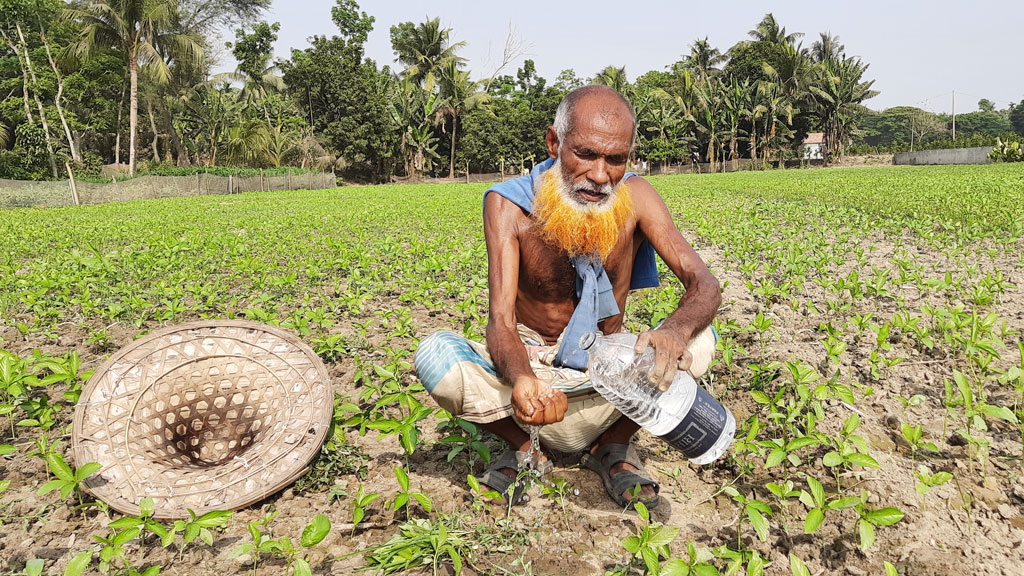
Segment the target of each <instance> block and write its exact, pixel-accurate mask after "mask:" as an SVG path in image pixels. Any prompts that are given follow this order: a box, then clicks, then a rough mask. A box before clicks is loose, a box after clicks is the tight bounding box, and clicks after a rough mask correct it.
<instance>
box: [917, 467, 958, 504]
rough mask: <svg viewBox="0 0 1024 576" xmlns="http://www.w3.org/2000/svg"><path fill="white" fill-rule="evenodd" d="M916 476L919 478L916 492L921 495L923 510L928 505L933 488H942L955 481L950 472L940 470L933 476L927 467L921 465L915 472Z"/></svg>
mask: <svg viewBox="0 0 1024 576" xmlns="http://www.w3.org/2000/svg"><path fill="white" fill-rule="evenodd" d="M914 476H917V483H916V484H915V485H914V490H915V491H916V492H917V493H918V494H920V495H921V508H925V507H926V506H927V504H928V493H929V492H931V490H932V488H935V487H937V486H942V485H943V484H945V483H947V482H949V481H950V480H952V479H953V475H952V474H950V473H949V472H945V471H943V470H940V471H938V472H936V473H934V474H932V473H931V472H930V471H929V470H928V467H927V466H924V465H921V466H919V467H918V468H917V471H916V472H914Z"/></svg>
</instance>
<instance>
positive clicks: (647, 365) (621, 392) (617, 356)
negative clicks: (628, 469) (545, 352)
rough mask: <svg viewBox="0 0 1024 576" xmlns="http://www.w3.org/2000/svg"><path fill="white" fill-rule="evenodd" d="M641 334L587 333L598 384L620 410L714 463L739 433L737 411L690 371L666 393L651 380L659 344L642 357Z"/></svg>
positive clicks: (583, 344) (584, 342) (694, 458)
mask: <svg viewBox="0 0 1024 576" xmlns="http://www.w3.org/2000/svg"><path fill="white" fill-rule="evenodd" d="M635 346H636V335H635V334H629V333H626V332H622V333H618V334H611V335H608V336H599V335H597V334H595V333H593V332H588V333H587V334H584V335H583V337H582V338H581V339H580V348H582V349H584V350H586V351H587V352H588V354H589V362H588V367H587V371H588V373H589V374H590V381H591V383H592V384H593V386H594V389H595V390H597V392H598V393H600V394H601V396H603V397H604V398H605V399H606V400H608V402H610V403H611V404H612V405H613V406H615V408H616V409H618V411H619V412H621V413H622V414H623V415H625V416H626V417H628V418H629V419H631V420H633V421H634V422H636V423H637V424H639V425H640V426H642V427H643V428H645V429H646V430H647V431H648V432H650V433H651V434H654V435H655V436H659V437H661V439H662V440H664V441H665V442H668V443H669V445H671V446H672V447H674V448H676V449H678V450H679V451H681V452H682V453H683V454H684V455H685V456H686V457H687V458H689V459H690V461H691V462H693V463H694V464H698V465H702V464H709V463H711V462H714V461H715V460H716V459H718V457H719V456H721V455H722V454H724V453H725V450H726V449H727V448H728V447H729V444H731V443H732V439H733V436H734V435H735V434H736V419H735V418H733V415H732V412H730V411H729V409H728V408H726V407H725V406H722V404H721V403H719V402H718V400H715V399H714V398H712V397H711V395H710V394H708V393H707V391H706V390H704V387H703V386H699V385H697V383H696V382H695V381H694V380H693V377H692V376H690V374H689V372H686V371H685V370H679V371H677V372H676V375H675V378H674V379H673V380H672V385H671V386H669V389H668V390H666V391H665V392H662V391H660V390H658V388H657V387H655V385H653V384H651V382H650V380H649V378H648V373H649V372H650V371H651V368H652V367H653V366H654V349H653V348H650V347H648V348H647V350H645V351H644V353H643V354H641V355H639V356H637V355H636V353H635V352H634V351H633V349H634V347H635Z"/></svg>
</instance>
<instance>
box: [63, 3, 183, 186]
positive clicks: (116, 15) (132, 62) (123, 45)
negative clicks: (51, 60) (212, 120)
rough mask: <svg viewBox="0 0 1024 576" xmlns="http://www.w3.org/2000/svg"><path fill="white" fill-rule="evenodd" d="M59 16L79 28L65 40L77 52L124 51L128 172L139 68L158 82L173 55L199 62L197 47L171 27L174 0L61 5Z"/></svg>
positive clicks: (132, 160) (175, 14)
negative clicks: (73, 38)
mask: <svg viewBox="0 0 1024 576" xmlns="http://www.w3.org/2000/svg"><path fill="white" fill-rule="evenodd" d="M63 18H64V19H67V20H77V21H79V22H81V24H82V33H81V35H80V36H79V38H78V40H77V41H76V42H75V43H74V44H72V45H71V50H72V51H73V53H74V54H76V55H77V56H79V57H88V56H90V55H92V54H94V53H96V52H98V51H100V50H104V49H108V48H113V49H115V50H118V51H119V52H121V53H122V54H124V56H125V59H126V60H127V62H128V72H129V78H130V80H129V86H130V87H129V108H128V110H129V112H128V123H129V138H128V142H129V144H128V147H129V148H128V150H129V152H128V172H129V174H133V175H134V174H135V156H136V138H137V135H138V115H139V67H148V68H149V72H150V74H151V75H152V77H153V78H154V79H155V80H156V81H158V82H166V81H167V79H168V78H169V77H170V66H169V62H170V61H172V60H174V59H179V60H184V61H189V62H199V61H201V60H202V57H203V49H202V46H201V45H200V44H199V42H198V41H196V39H195V38H193V37H192V36H189V35H187V34H178V33H175V32H172V31H173V30H175V29H177V26H176V24H177V19H178V3H177V0H94V1H92V2H87V3H85V4H81V5H75V6H73V7H71V8H67V9H65V10H64V12H63Z"/></svg>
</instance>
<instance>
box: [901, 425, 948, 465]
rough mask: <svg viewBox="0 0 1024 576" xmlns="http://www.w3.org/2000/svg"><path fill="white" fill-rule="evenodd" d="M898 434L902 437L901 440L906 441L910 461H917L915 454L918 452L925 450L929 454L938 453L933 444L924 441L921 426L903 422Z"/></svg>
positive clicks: (936, 447)
mask: <svg viewBox="0 0 1024 576" xmlns="http://www.w3.org/2000/svg"><path fill="white" fill-rule="evenodd" d="M900 434H902V435H903V439H904V440H906V441H907V445H908V446H910V455H911V459H912V460H915V461H916V460H917V452H918V451H919V450H927V451H929V452H938V451H939V448H938V446H936V445H935V443H934V442H929V441H927V440H925V439H924V431H923V430H922V428H921V426H914V425H912V424H910V423H909V422H903V423H902V424H900Z"/></svg>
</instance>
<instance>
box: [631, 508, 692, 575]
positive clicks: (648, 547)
mask: <svg viewBox="0 0 1024 576" xmlns="http://www.w3.org/2000/svg"><path fill="white" fill-rule="evenodd" d="M633 507H634V508H635V509H636V513H637V515H639V516H640V518H641V519H642V520H643V522H644V524H643V526H641V527H640V530H639V531H638V532H637V533H636V534H633V535H631V536H627V537H626V539H625V540H623V541H622V547H623V548H625V549H626V551H627V552H629V553H630V554H632V558H633V559H634V560H639V561H640V562H641V563H642V565H643V566H644V568H645V570H644V574H651V575H652V576H657V575H658V574H662V573H663V572H661V561H662V560H663V559H664V560H667V559H669V558H671V553H670V552H669V549H668V544H669V542H672V541H673V540H675V538H676V535H677V534H679V528H676V527H675V526H665V525H663V524H661V523H660V522H651V514H650V512H649V511H648V510H647V506H645V505H644V503H643V502H635V503H634V504H633ZM676 570H678V568H677V569H676Z"/></svg>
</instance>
